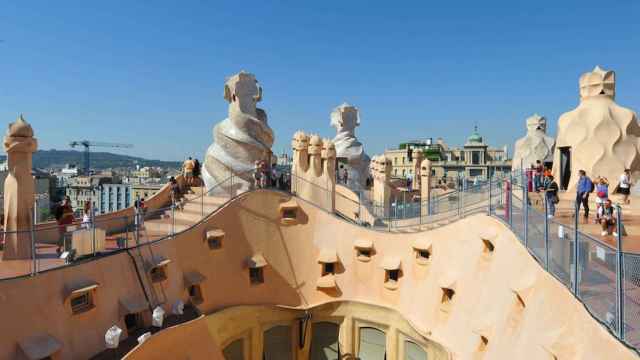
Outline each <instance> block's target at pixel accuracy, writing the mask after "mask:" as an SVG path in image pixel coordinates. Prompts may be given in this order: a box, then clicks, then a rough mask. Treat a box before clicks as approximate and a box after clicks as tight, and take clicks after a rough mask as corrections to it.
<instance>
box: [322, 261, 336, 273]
mask: <svg viewBox="0 0 640 360" xmlns="http://www.w3.org/2000/svg"><path fill="white" fill-rule="evenodd" d="M335 273H336V263H324V264H322V275H323V276H324V275H329V274H332V275H333V274H335Z"/></svg>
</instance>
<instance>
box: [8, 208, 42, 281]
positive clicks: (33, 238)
mask: <svg viewBox="0 0 640 360" xmlns="http://www.w3.org/2000/svg"><path fill="white" fill-rule="evenodd" d="M33 220H34V221H31V258H32V259H33V268H32V269H31V276H35V275H36V273H37V272H38V268H37V265H38V264H37V258H36V225H35V219H33ZM17 237H18V239H20V238H21V236H20V235H19V234H18V236H17ZM5 238H6V232H5Z"/></svg>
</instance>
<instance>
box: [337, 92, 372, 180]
mask: <svg viewBox="0 0 640 360" xmlns="http://www.w3.org/2000/svg"><path fill="white" fill-rule="evenodd" d="M359 125H360V117H359V115H358V108H356V107H355V106H351V105H349V104H347V103H344V104H342V105H340V106H338V107H336V108H335V109H333V111H332V112H331V126H333V127H335V128H336V131H337V134H336V137H335V138H333V143H334V144H335V146H336V154H337V156H338V158H343V159H346V161H347V164H344V165H345V166H347V169H348V171H349V178H348V184H347V185H349V186H350V187H360V186H364V185H365V182H366V180H367V177H368V176H369V162H370V161H371V159H370V158H369V156H368V155H367V154H366V153H365V152H364V145H362V143H361V142H360V141H358V139H357V138H356V135H355V130H356V127H357V126H359ZM340 176H342V174H340Z"/></svg>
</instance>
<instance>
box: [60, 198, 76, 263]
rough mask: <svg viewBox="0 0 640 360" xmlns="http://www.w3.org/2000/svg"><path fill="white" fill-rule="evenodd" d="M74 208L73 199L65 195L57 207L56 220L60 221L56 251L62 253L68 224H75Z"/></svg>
mask: <svg viewBox="0 0 640 360" xmlns="http://www.w3.org/2000/svg"><path fill="white" fill-rule="evenodd" d="M73 220H74V217H73V208H72V207H71V199H70V198H69V197H68V196H65V197H64V200H63V201H62V204H61V205H60V206H58V208H57V209H56V222H57V223H58V233H59V235H60V236H59V237H58V243H57V245H58V247H57V248H56V253H57V254H58V255H60V254H61V253H62V251H63V250H65V249H64V236H65V233H66V232H67V225H71V224H73Z"/></svg>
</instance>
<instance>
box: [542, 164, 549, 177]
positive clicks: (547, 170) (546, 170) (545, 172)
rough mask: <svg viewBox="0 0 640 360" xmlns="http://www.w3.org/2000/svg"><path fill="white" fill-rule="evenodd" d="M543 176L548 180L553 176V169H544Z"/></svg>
mask: <svg viewBox="0 0 640 360" xmlns="http://www.w3.org/2000/svg"><path fill="white" fill-rule="evenodd" d="M543 176H544V177H545V178H548V177H549V176H551V168H550V167H548V166H546V167H545V168H544V173H543Z"/></svg>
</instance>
